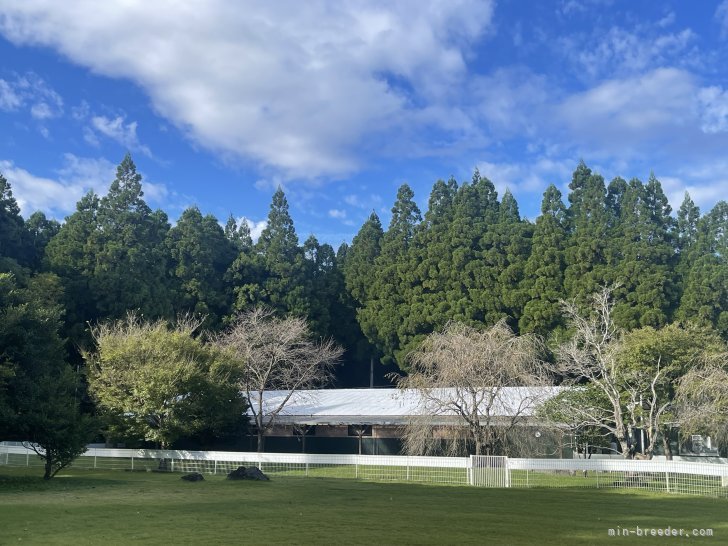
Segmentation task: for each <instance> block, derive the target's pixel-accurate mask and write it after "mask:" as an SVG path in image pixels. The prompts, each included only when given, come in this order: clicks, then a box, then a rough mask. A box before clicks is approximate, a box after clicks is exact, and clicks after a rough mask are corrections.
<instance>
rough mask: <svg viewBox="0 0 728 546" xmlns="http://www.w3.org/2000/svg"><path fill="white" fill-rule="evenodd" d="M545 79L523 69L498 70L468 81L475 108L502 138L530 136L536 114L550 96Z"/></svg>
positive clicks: (533, 128)
mask: <svg viewBox="0 0 728 546" xmlns="http://www.w3.org/2000/svg"><path fill="white" fill-rule="evenodd" d="M553 91H554V89H553V87H550V86H549V83H548V81H547V79H546V78H545V77H544V76H541V75H538V74H535V73H534V72H532V71H530V70H528V69H526V68H509V69H498V70H496V71H495V72H493V73H492V74H490V75H488V76H483V77H479V78H474V79H473V80H472V82H471V92H470V96H471V100H472V101H474V102H475V105H474V106H475V109H476V110H477V111H478V113H479V115H480V116H482V117H483V118H484V119H485V121H486V122H488V124H489V125H490V126H491V128H493V129H495V130H497V133H498V134H499V135H501V136H509V135H513V134H523V133H524V132H525V133H533V132H534V130H535V124H536V123H538V119H535V118H534V112H537V111H539V110H540V109H542V108H543V107H544V105H545V104H547V102H548V101H549V100H551V99H553V96H549V95H550V93H553Z"/></svg>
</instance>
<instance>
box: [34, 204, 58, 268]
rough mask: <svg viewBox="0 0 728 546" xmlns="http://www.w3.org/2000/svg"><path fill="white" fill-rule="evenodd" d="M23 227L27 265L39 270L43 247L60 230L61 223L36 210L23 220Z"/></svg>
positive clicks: (41, 262)
mask: <svg viewBox="0 0 728 546" xmlns="http://www.w3.org/2000/svg"><path fill="white" fill-rule="evenodd" d="M25 228H26V230H27V236H28V243H27V253H28V256H29V265H30V267H31V269H33V270H35V271H39V270H40V269H41V267H42V264H43V257H44V255H45V249H46V247H47V246H48V243H49V242H50V240H51V239H52V238H53V237H55V236H56V235H57V234H58V232H59V231H60V229H61V224H59V223H58V221H57V220H52V219H51V220H49V219H48V218H46V215H45V214H43V212H41V211H36V212H34V213H33V214H31V215H30V218H28V221H27V222H25Z"/></svg>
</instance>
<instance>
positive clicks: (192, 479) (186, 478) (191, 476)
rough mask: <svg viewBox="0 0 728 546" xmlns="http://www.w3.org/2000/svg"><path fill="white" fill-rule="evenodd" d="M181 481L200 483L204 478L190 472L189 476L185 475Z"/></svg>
mask: <svg viewBox="0 0 728 546" xmlns="http://www.w3.org/2000/svg"><path fill="white" fill-rule="evenodd" d="M182 479H183V480H184V481H186V482H202V481H205V477H204V476H203V475H202V474H200V473H199V472H192V473H191V474H185V475H184V476H182Z"/></svg>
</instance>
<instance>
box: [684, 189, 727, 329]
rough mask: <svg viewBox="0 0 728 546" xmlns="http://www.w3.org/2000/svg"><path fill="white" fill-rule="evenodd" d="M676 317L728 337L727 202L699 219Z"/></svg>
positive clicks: (717, 205) (721, 203)
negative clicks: (708, 327)
mask: <svg viewBox="0 0 728 546" xmlns="http://www.w3.org/2000/svg"><path fill="white" fill-rule="evenodd" d="M687 260H688V262H689V267H686V269H687V278H686V280H685V284H684V291H683V294H682V298H681V300H680V307H679V309H678V311H677V317H678V318H679V319H680V320H682V321H683V322H697V323H698V324H704V325H709V326H712V327H713V328H715V329H716V330H718V332H720V334H721V335H722V336H723V338H724V339H728V203H726V202H725V201H720V202H719V203H717V204H716V205H715V207H713V209H712V210H711V211H710V212H709V213H708V214H707V215H706V216H704V217H702V218H701V219H700V221H699V222H698V227H697V236H696V241H695V243H694V244H693V245H692V248H691V249H690V250H689V251H688V258H687Z"/></svg>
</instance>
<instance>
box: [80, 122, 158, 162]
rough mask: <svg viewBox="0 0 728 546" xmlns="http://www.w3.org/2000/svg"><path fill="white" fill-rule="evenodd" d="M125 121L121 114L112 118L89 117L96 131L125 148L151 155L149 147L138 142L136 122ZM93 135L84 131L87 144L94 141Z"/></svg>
mask: <svg viewBox="0 0 728 546" xmlns="http://www.w3.org/2000/svg"><path fill="white" fill-rule="evenodd" d="M125 121H126V120H125V119H124V117H123V116H116V117H115V118H114V119H111V118H107V117H106V116H93V117H92V118H91V127H93V129H94V130H95V131H96V132H98V133H101V134H102V135H104V136H105V137H108V138H110V139H112V140H114V141H116V142H118V143H119V144H121V145H122V146H124V147H125V148H126V149H127V150H133V151H138V152H141V153H143V154H144V155H146V156H147V157H151V156H152V153H151V151H150V150H149V148H148V147H147V146H145V145H143V144H142V143H140V142H139V137H138V136H137V132H136V131H137V122H136V121H130V122H129V123H126V124H125V123H124V122H125ZM94 137H95V135H93V136H90V135H89V134H88V133H86V141H87V142H89V144H93V143H94ZM96 143H98V141H96Z"/></svg>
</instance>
